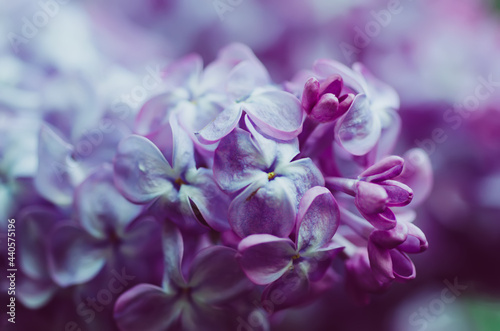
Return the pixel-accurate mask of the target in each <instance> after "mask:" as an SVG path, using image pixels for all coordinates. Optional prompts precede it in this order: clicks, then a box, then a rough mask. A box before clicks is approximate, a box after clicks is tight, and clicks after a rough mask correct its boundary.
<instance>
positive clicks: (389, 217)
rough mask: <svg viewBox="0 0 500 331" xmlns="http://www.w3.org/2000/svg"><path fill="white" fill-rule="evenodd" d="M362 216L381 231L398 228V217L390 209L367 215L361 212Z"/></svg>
mask: <svg viewBox="0 0 500 331" xmlns="http://www.w3.org/2000/svg"><path fill="white" fill-rule="evenodd" d="M360 212H361V215H363V217H364V218H365V219H366V220H367V221H368V222H370V224H371V225H373V226H374V227H376V228H377V229H380V230H390V229H392V228H393V227H395V226H396V223H397V222H396V215H394V213H393V212H392V210H391V209H390V208H385V210H384V211H383V212H381V213H375V214H367V213H364V212H363V211H361V210H360Z"/></svg>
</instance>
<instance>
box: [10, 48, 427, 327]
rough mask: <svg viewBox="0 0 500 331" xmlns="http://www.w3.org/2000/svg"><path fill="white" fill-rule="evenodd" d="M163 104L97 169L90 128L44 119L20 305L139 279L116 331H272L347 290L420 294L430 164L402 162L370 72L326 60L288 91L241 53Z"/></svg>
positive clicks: (109, 139)
mask: <svg viewBox="0 0 500 331" xmlns="http://www.w3.org/2000/svg"><path fill="white" fill-rule="evenodd" d="M162 86H163V87H162V92H161V93H160V94H157V95H154V96H153V97H151V98H150V99H149V100H147V101H146V102H145V103H144V104H143V106H142V108H141V109H140V110H139V112H138V113H137V114H136V116H135V119H134V121H133V123H130V124H128V126H127V125H125V128H124V129H123V130H119V131H120V132H119V134H118V131H114V132H113V133H112V134H107V135H105V136H104V138H103V141H102V142H101V144H100V146H99V150H98V151H96V152H94V153H91V154H90V155H89V156H86V155H81V154H82V153H79V152H78V150H77V146H79V145H78V142H79V139H81V136H79V135H78V134H75V132H76V131H77V128H75V127H76V126H77V125H78V124H79V123H76V122H72V123H73V124H72V125H73V127H64V126H59V127H58V125H57V123H60V122H58V121H57V120H54V118H53V117H50V116H46V117H45V119H49V120H45V123H44V124H42V126H41V129H40V130H39V134H38V168H37V170H36V173H35V174H34V189H35V190H36V192H37V199H38V200H37V201H35V202H30V203H28V206H27V207H26V208H21V209H22V213H21V214H20V215H19V217H18V218H19V223H20V226H21V227H20V229H19V232H20V233H22V236H25V237H26V238H31V239H32V240H26V241H24V243H22V246H21V248H20V255H21V262H22V265H21V270H22V274H23V277H22V280H21V286H20V291H19V292H20V294H19V298H20V300H21V301H22V302H23V304H25V305H26V306H27V307H30V308H39V307H42V306H44V305H46V304H47V303H48V302H49V301H50V300H53V299H54V298H56V299H57V297H58V296H63V297H65V296H71V295H76V296H80V297H85V296H87V295H89V294H92V293H96V292H97V293H99V289H101V288H102V287H103V286H107V285H103V284H108V283H109V284H111V282H109V279H110V277H112V276H113V275H115V274H116V273H117V271H122V274H123V273H125V274H126V273H127V272H129V273H132V274H133V277H130V280H131V281H130V282H128V283H127V284H123V286H125V287H126V289H125V290H124V291H123V292H120V293H118V295H117V298H115V299H116V303H114V308H113V312H112V314H113V318H114V321H115V323H116V325H117V326H118V328H119V329H121V330H130V331H132V330H139V329H140V330H166V329H172V330H177V329H184V330H194V329H199V327H200V326H201V325H203V328H204V329H206V330H235V329H236V328H237V327H238V325H241V321H242V320H243V321H246V320H248V318H249V317H251V316H254V317H255V316H260V317H261V319H260V320H259V321H260V322H259V325H258V326H255V328H254V329H261V330H267V329H268V328H269V324H268V323H269V322H268V318H269V317H271V316H272V314H273V313H274V312H276V311H279V310H283V309H287V308H291V307H298V306H303V305H305V304H307V303H310V302H312V301H313V300H315V299H316V298H318V297H319V296H320V295H321V294H323V293H325V292H327V291H329V290H330V289H331V288H332V287H333V286H334V285H336V284H339V283H342V282H345V285H346V286H347V288H348V290H349V291H350V293H351V294H352V296H353V297H354V298H355V299H356V300H358V301H360V302H362V303H367V302H368V301H369V295H370V294H372V293H379V292H381V291H384V290H386V289H387V288H388V287H389V286H390V284H391V283H392V282H393V281H401V282H404V281H407V280H410V279H413V278H414V277H415V275H416V273H415V267H414V265H413V263H412V261H411V260H410V258H409V256H408V254H414V253H420V252H423V251H424V250H425V249H426V248H427V240H426V237H425V235H424V233H423V232H422V231H421V230H420V229H419V228H418V227H417V226H416V225H415V224H414V223H413V221H414V219H415V218H416V213H415V211H414V208H415V207H416V206H417V205H418V204H419V203H420V202H422V201H423V200H424V199H425V197H426V196H427V194H428V193H429V191H430V187H431V186H432V170H431V167H430V162H429V159H428V157H427V156H426V154H425V153H424V152H423V151H422V150H420V149H412V150H409V151H408V152H406V154H404V156H403V157H399V156H396V155H392V154H391V153H392V151H393V149H394V147H395V145H396V143H397V139H398V135H399V132H400V126H401V122H400V120H399V116H398V114H397V110H398V107H399V99H398V96H397V94H396V92H395V91H394V90H393V89H392V88H391V87H389V86H387V85H385V84H384V83H382V82H381V81H379V80H377V79H376V78H375V77H373V76H372V75H371V74H370V73H369V72H368V70H367V69H366V68H365V67H363V66H362V65H361V64H359V63H357V64H355V65H354V66H353V67H352V69H351V68H348V67H346V66H344V65H342V64H341V63H338V62H336V61H333V60H327V59H324V60H318V61H317V62H315V63H314V65H313V68H312V70H304V71H301V72H299V73H298V74H297V75H296V76H295V78H294V79H293V80H291V81H288V82H285V83H283V84H275V83H273V82H272V80H271V78H270V75H269V74H268V72H267V70H266V68H265V67H264V65H263V64H262V63H261V62H260V61H259V60H258V59H257V58H256V56H255V55H254V54H253V53H252V51H251V50H250V49H249V48H247V47H246V46H244V45H241V44H231V45H229V46H227V47H225V48H223V49H222V50H221V51H220V52H219V55H218V57H217V58H216V59H215V60H214V61H213V62H211V63H209V64H208V65H206V66H205V67H204V65H203V62H202V59H201V57H200V56H198V55H188V56H186V57H184V58H182V59H180V60H178V61H176V62H173V63H171V64H169V65H168V67H167V68H166V69H165V70H164V71H163V77H162ZM115 115H116V114H115ZM9 116H10V115H9ZM12 116H14V115H12ZM100 116H102V119H107V120H109V121H111V122H112V121H114V120H115V119H116V118H115V117H113V116H114V115H113V113H112V112H106V113H105V114H100ZM97 118H99V116H97ZM63 123H66V122H64V121H63ZM2 184H3V183H2ZM45 252H47V254H45ZM342 265H344V267H342ZM334 266H335V267H334ZM123 270H125V271H123ZM340 275H343V276H340ZM122 278H123V277H122ZM342 278H343V280H342ZM109 286H111V285H109ZM68 291H70V292H71V293H72V294H68ZM259 297H260V300H262V301H263V302H265V301H268V300H272V301H274V306H273V307H274V308H273V309H272V310H269V309H268V311H267V312H266V311H265V308H266V307H265V305H257V306H256V305H255V304H253V303H252V302H255V300H254V299H255V298H259ZM278 297H279V300H277V299H276V298H278ZM56 299H54V300H56ZM86 307H94V308H93V309H95V310H97V308H95V306H94V305H93V304H92V302H88V301H87V302H86V303H83V305H79V304H78V303H77V309H78V312H79V315H80V316H82V315H83V316H88V317H89V319H90V316H92V314H91V313H90V312H89V313H86V312H87V311H88V310H85V309H86ZM80 313H82V314H80ZM94 315H95V313H94Z"/></svg>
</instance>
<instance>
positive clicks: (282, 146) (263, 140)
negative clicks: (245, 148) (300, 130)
mask: <svg viewBox="0 0 500 331" xmlns="http://www.w3.org/2000/svg"><path fill="white" fill-rule="evenodd" d="M245 125H246V127H247V129H248V131H250V133H251V134H252V138H253V140H254V141H255V143H256V146H257V147H258V148H259V151H260V154H261V156H262V158H263V160H264V163H265V164H266V167H267V168H271V166H273V165H279V164H288V163H289V162H290V161H292V159H293V158H294V157H295V156H297V154H299V140H298V139H297V138H293V139H291V140H276V139H274V138H271V137H269V136H267V135H265V134H264V133H263V132H262V130H261V129H259V128H258V127H257V126H255V123H253V122H252V120H251V119H250V118H249V116H248V115H245Z"/></svg>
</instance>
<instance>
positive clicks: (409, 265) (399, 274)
mask: <svg viewBox="0 0 500 331" xmlns="http://www.w3.org/2000/svg"><path fill="white" fill-rule="evenodd" d="M390 254H391V259H392V264H393V268H394V277H395V278H396V280H399V281H403V282H404V281H408V280H411V279H414V278H415V276H416V271H415V265H414V264H413V262H412V261H411V260H410V258H409V257H408V255H406V254H405V253H403V252H400V251H399V250H397V249H391V251H390Z"/></svg>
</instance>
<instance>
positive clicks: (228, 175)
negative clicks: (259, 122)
mask: <svg viewBox="0 0 500 331" xmlns="http://www.w3.org/2000/svg"><path fill="white" fill-rule="evenodd" d="M269 166H271V164H267V163H266V160H264V158H263V157H262V155H261V151H260V149H259V148H258V147H257V146H256V145H255V143H254V142H253V140H252V139H251V136H250V133H248V132H246V131H244V130H241V129H236V130H234V131H233V132H231V133H230V134H229V135H227V136H226V137H225V138H224V139H222V140H221V142H220V143H219V146H218V147H217V149H216V150H215V157H214V170H213V171H214V176H215V178H216V180H217V183H218V184H219V186H220V187H221V189H223V190H224V191H226V192H236V191H238V190H240V189H242V188H244V187H246V186H247V185H248V184H250V183H252V182H254V181H255V179H256V177H257V176H259V175H262V174H263V173H264V172H263V170H265V169H267V168H268V167H269Z"/></svg>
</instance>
